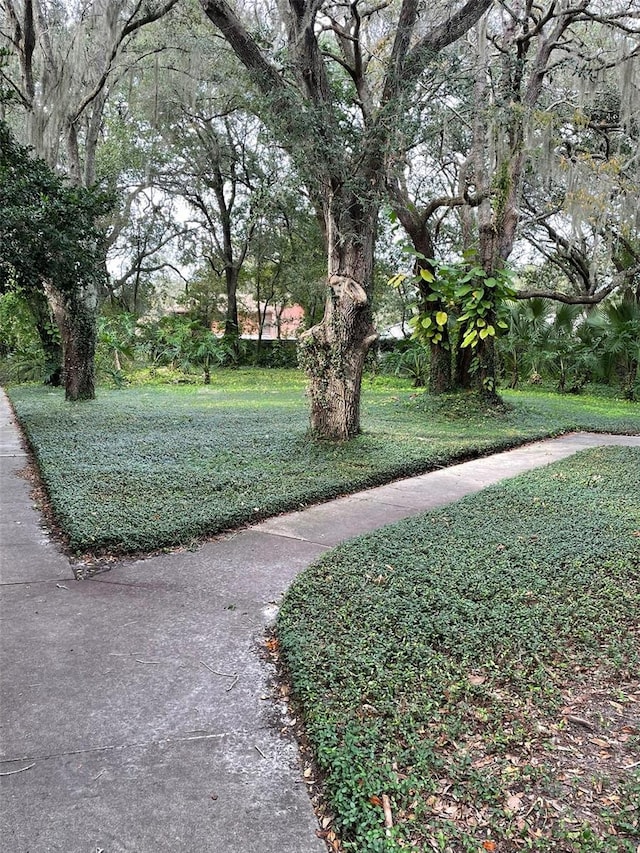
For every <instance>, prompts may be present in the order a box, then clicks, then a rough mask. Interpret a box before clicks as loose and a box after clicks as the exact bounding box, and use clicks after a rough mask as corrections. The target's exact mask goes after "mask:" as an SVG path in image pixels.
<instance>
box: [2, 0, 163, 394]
mask: <svg viewBox="0 0 640 853" xmlns="http://www.w3.org/2000/svg"><path fill="white" fill-rule="evenodd" d="M177 2H178V0H162V1H161V0H158V2H152V3H141V2H139V0H112V2H110V3H108V4H105V3H103V2H101V0H84V2H80V3H78V4H74V5H73V6H72V5H70V4H63V3H52V4H49V5H47V4H45V3H42V2H41V0H0V12H1V13H4V14H3V18H4V20H2V19H0V46H4V45H7V46H9V47H10V49H11V51H12V53H13V56H14V58H15V62H14V65H13V68H0V77H1V78H2V80H3V82H4V85H5V86H7V87H8V88H9V89H10V90H11V91H12V92H13V93H14V95H15V100H16V102H17V103H19V105H20V106H21V107H22V109H23V111H24V116H25V127H24V135H25V138H26V141H27V142H28V143H29V144H30V145H32V146H33V148H34V150H35V153H36V154H37V155H38V156H39V157H40V158H42V159H43V160H44V161H46V163H47V164H48V165H49V166H50V167H51V168H60V169H62V170H63V171H64V173H65V174H66V175H67V177H68V179H69V181H70V182H71V183H72V184H74V185H75V186H77V187H86V188H88V187H91V186H92V185H93V184H94V183H95V177H96V171H95V168H96V152H97V148H98V144H99V141H100V130H101V127H102V121H103V113H104V107H105V104H106V102H107V98H108V96H109V88H110V85H111V83H112V81H113V79H114V77H115V76H116V73H117V70H118V69H121V68H122V65H121V62H122V59H123V55H126V51H127V48H128V46H129V45H130V42H131V40H132V38H133V37H134V36H135V34H136V33H137V32H138V31H139V30H140V29H141V28H143V27H145V26H147V25H148V24H150V23H152V22H154V21H156V20H159V19H160V18H162V17H163V16H164V15H166V14H167V12H169V11H170V9H171V8H172V7H173V6H175V5H176V3H177ZM12 72H13V73H12ZM95 260H96V263H98V264H99V266H100V267H104V266H105V258H104V255H103V257H102V259H101V260H98V259H97V258H95ZM103 279H104V274H103V273H102V272H96V273H95V274H94V275H92V276H86V277H85V278H84V280H83V281H82V282H81V283H79V284H78V286H75V287H72V288H71V289H69V290H59V286H60V284H61V282H60V281H59V280H58V279H55V280H54V279H52V280H50V281H49V283H48V286H47V297H48V299H49V301H50V303H51V305H52V308H53V311H54V315H55V317H56V321H57V323H58V325H59V327H60V332H61V337H62V342H63V350H64V360H65V369H64V375H65V389H66V396H67V398H68V399H90V398H92V397H93V396H94V394H95V391H94V386H93V373H94V368H93V363H92V362H93V357H94V353H95V343H96V316H97V307H98V298H99V293H98V289H97V286H98V281H99V280H103ZM84 359H89V361H90V362H91V363H83V360H84Z"/></svg>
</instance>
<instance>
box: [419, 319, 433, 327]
mask: <svg viewBox="0 0 640 853" xmlns="http://www.w3.org/2000/svg"><path fill="white" fill-rule="evenodd" d="M431 322H432V321H431V317H423V318H422V319H421V320H420V325H421V326H422V328H423V329H428V328H429V326H430V325H431Z"/></svg>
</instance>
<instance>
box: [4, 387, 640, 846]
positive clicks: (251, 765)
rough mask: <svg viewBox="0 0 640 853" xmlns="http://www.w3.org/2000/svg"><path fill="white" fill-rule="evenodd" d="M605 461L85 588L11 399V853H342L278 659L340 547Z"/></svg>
mask: <svg viewBox="0 0 640 853" xmlns="http://www.w3.org/2000/svg"><path fill="white" fill-rule="evenodd" d="M598 444H626V445H634V446H640V437H625V436H595V435H588V434H576V435H571V436H566V437H563V438H560V439H557V440H552V441H543V442H538V443H536V444H533V445H529V446H527V447H523V448H520V449H517V450H513V451H509V452H507V453H501V454H498V455H496V456H493V457H487V458H484V459H479V460H476V461H473V462H467V463H464V464H462V465H456V466H453V467H452V468H448V469H445V470H440V471H436V472H434V473H432V474H425V475H423V476H421V477H413V478H411V479H408V480H403V481H400V482H396V483H393V484H391V485H388V486H384V487H380V488H376V489H371V490H369V491H366V492H363V493H360V494H357V495H353V496H351V497H347V498H341V499H339V500H336V501H331V502H330V503H326V504H322V505H319V506H315V507H311V508H310V509H308V510H305V511H304V512H296V513H291V514H289V515H284V516H279V517H277V518H273V519H270V520H268V521H266V522H263V523H262V524H259V525H256V526H255V527H252V528H249V529H246V530H241V531H239V532H237V533H235V534H232V535H230V536H227V537H225V538H221V539H217V540H215V541H211V542H208V543H206V544H205V545H203V546H202V547H201V548H200V549H199V550H198V551H197V552H193V553H174V554H168V555H165V556H159V557H152V558H149V559H145V560H135V561H132V560H129V561H122V562H120V563H118V564H116V565H115V567H114V568H113V570H112V571H110V572H109V573H106V574H102V575H98V576H95V577H94V578H92V579H91V580H87V581H83V582H76V581H75V580H74V579H73V577H74V576H73V571H72V569H71V567H70V564H69V562H68V560H67V559H66V557H65V556H64V555H63V554H61V553H60V551H59V550H58V548H57V547H56V545H55V544H54V543H52V542H51V541H50V539H49V537H48V535H47V532H46V530H45V529H44V527H43V526H42V523H41V519H40V516H39V513H38V512H37V511H36V509H35V508H34V507H33V505H32V502H31V500H30V498H29V484H28V483H27V482H26V481H25V480H23V479H21V478H20V477H19V476H17V475H18V472H19V471H20V469H21V468H22V467H23V466H24V464H25V462H26V456H25V453H24V450H23V447H22V445H21V441H20V437H19V435H18V431H17V429H16V427H15V425H14V423H13V421H12V418H11V413H10V409H9V406H8V404H7V402H6V398H5V397H4V395H0V534H1V545H2V548H1V563H0V565H1V575H0V577H1V586H0V605H1V613H2V627H1V632H0V644H1V649H0V653H1V658H0V661H1V673H0V675H1V691H2V692H1V693H0V696H1V700H0V701H1V715H0V717H1V719H0V736H1V746H0V796H1V801H0V839H1V842H0V847H1V849H2V850H3V851H5V850H6V851H7V853H27V851H28V853H48V851H64V853H98V851H103V853H121V851H127V853H209V851H211V853H214V851H215V853H254V851H255V853H322V851H323V850H325V847H324V844H323V843H322V842H321V841H320V840H319V839H318V838H317V837H316V834H315V830H316V822H315V817H314V814H313V811H312V809H311V805H310V802H309V799H308V796H307V792H306V786H305V784H304V780H303V778H302V773H301V768H300V766H299V763H298V755H297V747H296V745H295V743H294V742H293V741H292V739H291V738H290V737H287V736H285V735H283V734H282V733H281V729H286V728H287V726H286V723H287V720H286V719H285V718H283V717H282V712H281V711H279V710H278V709H277V707H278V706H277V705H276V704H275V703H274V702H273V701H272V688H271V686H270V680H271V679H272V677H273V671H272V669H271V667H270V665H269V664H267V663H266V662H265V661H264V660H263V659H262V657H261V647H262V645H263V637H264V632H265V628H266V626H267V625H268V624H269V623H270V622H271V621H272V620H273V618H274V615H275V613H276V609H277V604H278V602H279V600H280V598H281V596H282V594H283V592H284V591H285V590H286V588H287V586H288V585H289V583H290V582H291V581H292V580H293V578H294V577H295V575H296V574H297V573H298V572H299V571H300V570H301V569H302V568H304V567H305V566H306V565H308V564H309V563H310V562H311V561H312V560H313V559H314V558H316V557H317V556H318V555H319V554H320V553H322V552H323V551H324V550H325V549H326V548H327V547H329V546H332V545H335V544H337V543H338V542H340V541H343V540H344V539H346V538H348V537H351V536H355V535H357V534H360V533H364V532H366V531H368V530H373V529H375V528H377V527H380V526H381V525H383V524H387V523H389V522H392V521H396V520H398V519H400V518H404V517H406V516H409V515H416V514H418V513H420V512H422V511H424V510H427V509H430V508H432V507H435V506H439V505H442V504H446V503H449V502H451V501H453V500H456V499H457V498H459V497H462V496H463V495H466V494H469V493H470V492H474V491H477V490H479V489H481V488H483V487H484V486H486V485H488V484H490V483H494V482H496V481H498V480H500V479H503V478H505V477H510V476H514V475H516V474H518V473H520V472H522V471H526V470H529V469H530V468H534V467H537V466H539V465H545V464H547V463H549V462H553V461H555V460H556V459H560V458H562V457H565V456H568V455H571V454H572V453H575V452H576V451H577V450H582V449H583V448H586V447H592V446H595V445H598Z"/></svg>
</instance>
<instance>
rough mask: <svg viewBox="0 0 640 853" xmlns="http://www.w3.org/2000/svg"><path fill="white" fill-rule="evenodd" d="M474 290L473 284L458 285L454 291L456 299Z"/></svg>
mask: <svg viewBox="0 0 640 853" xmlns="http://www.w3.org/2000/svg"><path fill="white" fill-rule="evenodd" d="M472 291H473V286H472V285H470V284H465V285H464V287H458V288H456V290H455V291H454V294H453V295H454V296H455V298H456V299H462V297H463V296H467V294H469V293H471V292H472Z"/></svg>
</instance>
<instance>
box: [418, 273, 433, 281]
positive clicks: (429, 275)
mask: <svg viewBox="0 0 640 853" xmlns="http://www.w3.org/2000/svg"><path fill="white" fill-rule="evenodd" d="M420 278H422V279H424V280H425V281H428V282H432V281H435V280H436V277H435V275H434V274H433V273H432V272H431V271H430V270H420Z"/></svg>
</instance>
